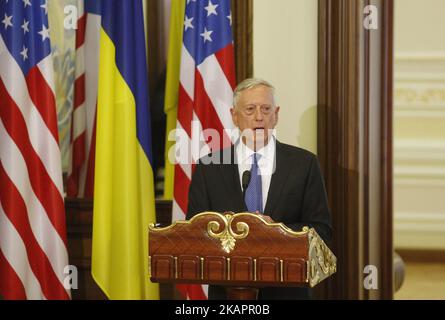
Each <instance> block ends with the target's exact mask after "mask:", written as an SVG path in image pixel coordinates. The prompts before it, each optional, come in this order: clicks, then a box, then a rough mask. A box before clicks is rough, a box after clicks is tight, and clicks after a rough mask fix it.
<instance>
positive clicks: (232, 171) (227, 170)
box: [219, 145, 247, 212]
mask: <svg viewBox="0 0 445 320" xmlns="http://www.w3.org/2000/svg"><path fill="white" fill-rule="evenodd" d="M230 152H231V161H230V164H223V165H220V166H219V168H220V170H221V175H222V176H223V180H224V182H225V183H226V185H227V189H228V190H230V191H231V193H230V197H232V198H233V199H234V201H235V203H236V206H237V208H238V211H239V212H241V211H247V208H246V204H245V203H244V199H243V192H242V190H241V183H240V179H239V171H238V164H237V162H236V161H235V159H236V155H235V146H234V145H232V147H231V148H230ZM221 196H223V195H221Z"/></svg>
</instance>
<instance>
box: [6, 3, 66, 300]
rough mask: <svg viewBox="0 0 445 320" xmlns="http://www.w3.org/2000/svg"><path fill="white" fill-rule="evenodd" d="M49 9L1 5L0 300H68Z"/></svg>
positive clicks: (8, 4)
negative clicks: (65, 283) (1, 298)
mask: <svg viewBox="0 0 445 320" xmlns="http://www.w3.org/2000/svg"><path fill="white" fill-rule="evenodd" d="M46 5H47V3H46V1H41V0H23V1H22V0H20V1H19V0H15V1H7V0H1V1H0V19H1V18H2V17H3V19H2V24H0V294H1V295H2V296H3V297H4V298H5V299H69V297H70V291H69V289H65V287H64V279H65V277H66V274H65V273H64V269H65V267H66V266H67V265H68V254H67V247H66V226H65V210H64V200H63V185H62V167H61V157H60V149H59V144H58V130H57V116H56V105H55V97H54V87H53V69H52V60H51V54H50V41H49V34H50V28H49V26H48V17H47V7H46Z"/></svg>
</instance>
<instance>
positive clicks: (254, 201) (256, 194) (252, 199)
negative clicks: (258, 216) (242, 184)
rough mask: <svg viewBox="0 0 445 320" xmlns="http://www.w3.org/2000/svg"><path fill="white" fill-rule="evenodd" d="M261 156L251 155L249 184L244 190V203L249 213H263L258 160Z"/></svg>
mask: <svg viewBox="0 0 445 320" xmlns="http://www.w3.org/2000/svg"><path fill="white" fill-rule="evenodd" d="M260 157H261V155H259V154H257V153H254V154H253V164H252V168H251V169H250V182H249V186H248V187H247V189H246V195H245V200H244V201H245V202H246V206H247V210H248V211H249V212H256V211H259V212H260V213H263V193H262V184H261V175H260V169H259V168H258V159H259V158H260Z"/></svg>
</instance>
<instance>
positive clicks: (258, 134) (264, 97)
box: [230, 86, 280, 150]
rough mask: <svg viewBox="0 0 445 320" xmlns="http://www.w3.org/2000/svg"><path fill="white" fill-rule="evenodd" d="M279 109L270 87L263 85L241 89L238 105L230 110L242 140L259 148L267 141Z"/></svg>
mask: <svg viewBox="0 0 445 320" xmlns="http://www.w3.org/2000/svg"><path fill="white" fill-rule="evenodd" d="M279 111H280V107H277V106H275V102H274V100H273V95H272V92H271V90H270V88H268V87H265V86H257V87H254V88H251V89H247V90H244V91H241V94H240V97H239V99H238V105H237V106H235V107H234V108H232V109H231V110H230V112H231V113H232V120H233V123H234V124H235V125H236V126H237V127H238V128H239V130H240V132H241V136H242V139H243V142H244V143H245V144H246V145H247V146H248V147H249V148H250V149H252V150H259V149H261V148H262V147H264V146H265V145H266V144H267V143H268V141H269V138H270V136H271V134H272V129H274V128H275V126H276V124H277V121H278V112H279Z"/></svg>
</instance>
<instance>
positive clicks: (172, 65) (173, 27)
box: [164, 0, 185, 200]
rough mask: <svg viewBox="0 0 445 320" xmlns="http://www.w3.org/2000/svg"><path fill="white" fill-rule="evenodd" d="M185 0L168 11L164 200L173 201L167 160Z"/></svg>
mask: <svg viewBox="0 0 445 320" xmlns="http://www.w3.org/2000/svg"><path fill="white" fill-rule="evenodd" d="M184 15H185V0H172V2H171V10H170V34H169V44H168V56H167V79H166V81H165V100H164V101H165V105H164V112H165V114H166V115H167V125H166V134H165V155H164V158H165V179H164V199H166V200H173V191H174V180H175V165H174V163H171V162H170V160H169V152H170V149H171V148H174V144H175V141H170V140H169V134H170V132H171V131H172V130H174V129H176V119H177V114H178V95H179V72H180V66H181V48H182V33H183V30H184Z"/></svg>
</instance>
